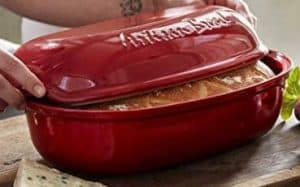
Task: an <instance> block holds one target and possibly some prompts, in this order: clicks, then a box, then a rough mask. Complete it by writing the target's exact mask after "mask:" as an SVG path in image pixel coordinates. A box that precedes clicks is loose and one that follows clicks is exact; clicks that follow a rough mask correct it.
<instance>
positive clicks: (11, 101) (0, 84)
mask: <svg viewBox="0 0 300 187" xmlns="http://www.w3.org/2000/svg"><path fill="white" fill-rule="evenodd" d="M0 99H1V100H2V101H4V102H5V103H7V104H8V105H12V106H14V107H16V108H22V107H23V105H24V96H23V95H22V94H21V92H20V91H19V90H17V89H16V88H15V87H13V86H12V85H11V84H10V83H9V81H8V80H6V79H5V77H3V76H2V75H0ZM2 104H3V103H2Z"/></svg>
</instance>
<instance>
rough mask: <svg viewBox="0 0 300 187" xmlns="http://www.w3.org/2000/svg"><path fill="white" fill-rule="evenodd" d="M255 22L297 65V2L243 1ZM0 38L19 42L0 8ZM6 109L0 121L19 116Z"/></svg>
mask: <svg viewBox="0 0 300 187" xmlns="http://www.w3.org/2000/svg"><path fill="white" fill-rule="evenodd" d="M246 1H247V3H248V4H249V6H250V8H251V10H252V11H253V12H254V13H255V15H256V16H257V18H258V25H257V30H258V33H259V35H260V37H261V38H262V39H263V40H264V42H265V43H266V44H267V45H268V46H269V47H270V48H272V49H279V50H280V51H283V52H285V53H287V54H289V55H290V56H291V57H292V59H293V60H294V62H295V64H300V53H299V51H298V49H300V36H299V35H300V9H299V8H300V0H288V1H284V0H246ZM0 25H1V27H0V38H3V39H7V40H10V41H13V42H18V43H19V42H20V41H21V18H20V17H19V16H17V15H14V14H13V13H11V12H9V11H6V10H4V9H2V8H0ZM19 113H20V112H17V111H14V110H11V109H9V110H8V111H7V112H5V113H2V114H0V119H3V118H6V117H10V116H12V115H16V114H19Z"/></svg>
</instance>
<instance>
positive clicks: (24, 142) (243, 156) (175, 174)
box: [0, 116, 300, 187]
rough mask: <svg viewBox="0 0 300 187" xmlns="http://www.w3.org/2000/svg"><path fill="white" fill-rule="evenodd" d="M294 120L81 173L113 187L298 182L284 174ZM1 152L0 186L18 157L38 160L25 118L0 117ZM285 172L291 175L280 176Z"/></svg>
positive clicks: (296, 144) (294, 154)
mask: <svg viewBox="0 0 300 187" xmlns="http://www.w3.org/2000/svg"><path fill="white" fill-rule="evenodd" d="M295 124H296V122H295V121H292V122H291V123H289V124H286V125H284V124H278V125H277V126H276V127H275V128H274V129H273V130H272V131H271V132H270V133H269V134H267V135H266V136H264V137H262V138H260V139H258V140H256V141H254V142H251V143H249V144H248V145H245V146H242V147H240V148H237V149H235V150H233V151H230V152H227V153H222V154H218V155H213V156H210V157H208V158H206V159H202V160H201V159H200V160H199V161H195V162H189V163H186V164H182V165H179V166H176V167H170V168H165V169H163V170H160V171H155V172H149V173H144V174H136V175H130V176H114V177H107V176H106V177H104V176H81V177H83V178H88V179H93V180H97V181H100V182H103V183H104V184H107V185H109V186H113V187H119V186H122V187H127V186H128V187H129V186H130V187H135V186H137V187H139V186H145V187H152V186H166V187H168V186H170V187H171V186H172V187H173V186H175V187H184V186H188V187H193V186H222V187H223V186H225V187H226V186H233V185H241V184H245V183H247V182H251V181H252V182H253V180H254V181H255V180H256V181H259V180H261V179H262V178H261V177H266V176H267V177H268V176H269V178H268V179H270V180H271V182H272V180H273V178H272V176H276V177H274V179H275V178H276V180H273V182H274V183H278V182H279V181H278V180H277V178H280V177H282V179H281V180H280V181H281V182H284V181H286V182H289V184H290V183H291V182H292V183H293V184H298V185H300V182H299V181H300V179H299V178H298V177H297V174H295V173H293V174H291V173H288V174H286V173H287V172H288V171H293V170H294V168H296V171H298V170H300V169H299V167H298V165H300V126H297V125H295ZM0 150H1V152H0V186H1V184H4V183H11V182H12V180H13V178H14V175H15V171H16V168H17V163H18V160H19V159H21V158H22V157H27V158H31V159H39V158H40V157H39V155H38V153H37V152H36V151H35V150H34V148H33V146H32V144H31V141H30V138H29V134H28V130H27V126H26V121H25V117H24V116H21V117H17V118H12V119H9V120H5V121H0ZM120 167H122V166H120ZM291 168H292V169H291ZM290 169H291V170H290ZM282 173H283V174H282ZM284 174H285V175H284ZM270 175H271V177H270ZM286 175H289V176H290V177H287V178H284V176H286ZM278 176H280V177H278ZM256 186H259V185H256ZM262 186H263V185H262Z"/></svg>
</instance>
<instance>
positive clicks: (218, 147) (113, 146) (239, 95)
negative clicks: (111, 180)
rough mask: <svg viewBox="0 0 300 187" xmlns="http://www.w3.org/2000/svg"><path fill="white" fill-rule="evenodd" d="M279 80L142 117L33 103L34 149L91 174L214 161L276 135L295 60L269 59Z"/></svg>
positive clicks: (132, 113)
mask: <svg viewBox="0 0 300 187" xmlns="http://www.w3.org/2000/svg"><path fill="white" fill-rule="evenodd" d="M264 61H265V63H266V64H267V65H269V66H270V67H271V68H272V69H273V70H274V71H275V72H276V73H277V75H276V76H275V77H274V78H272V79H270V80H268V81H266V82H263V83H261V84H259V85H256V86H251V87H248V88H244V89H241V90H237V91H235V92H232V93H229V94H224V95H220V96H216V97H211V98H207V99H204V100H198V101H192V102H186V103H178V104H174V105H169V106H164V107H158V108H152V109H143V110H135V111H122V112H115V111H110V112H109V111H97V110H73V109H64V108H59V107H54V106H49V105H46V104H42V103H38V102H34V101H32V102H29V103H28V106H27V109H26V114H27V119H28V124H29V128H30V133H31V137H32V140H33V143H34V145H35V147H36V148H37V150H38V151H39V152H40V153H41V155H42V156H43V157H44V158H45V159H46V160H48V161H49V162H51V163H53V164H54V165H56V166H57V167H59V168H67V169H71V170H74V171H78V172H88V173H105V174H116V173H129V172H137V171H145V170H149V169H154V168H160V167H163V166H169V165H172V164H176V163H181V162H185V161H188V160H193V159H197V158H200V157H202V156H207V155H208V154H212V153H216V152H220V151H223V150H227V149H229V148H233V147H235V146H237V145H241V144H243V143H245V142H248V141H250V140H252V139H254V138H256V137H259V136H261V135H263V134H265V133H266V132H267V131H269V130H270V129H271V128H272V126H273V124H274V122H275V121H276V119H277V117H278V114H279V110H280V106H281V101H282V87H283V84H284V80H285V78H286V76H287V74H288V72H289V70H290V68H291V62H290V60H289V59H288V58H287V57H285V56H284V55H282V54H280V53H276V52H272V53H270V54H269V55H268V56H267V57H265V59H264Z"/></svg>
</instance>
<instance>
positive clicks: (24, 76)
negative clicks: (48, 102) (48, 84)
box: [0, 50, 46, 97]
mask: <svg viewBox="0 0 300 187" xmlns="http://www.w3.org/2000/svg"><path fill="white" fill-rule="evenodd" d="M0 71H1V72H2V73H4V75H7V76H9V77H10V78H12V79H14V80H15V81H16V82H17V83H18V84H20V85H21V86H22V87H23V88H24V89H25V90H27V91H28V92H29V93H31V94H32V95H34V96H35V97H43V96H44V95H45V93H46V89H45V87H44V85H43V83H42V82H41V81H40V80H39V79H38V78H37V77H36V76H35V75H34V74H33V73H32V72H31V71H30V70H29V69H28V68H27V67H26V66H25V65H24V64H23V63H22V62H21V61H20V60H19V59H18V58H17V57H15V56H13V55H12V54H10V53H8V52H6V51H4V50H0Z"/></svg>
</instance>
